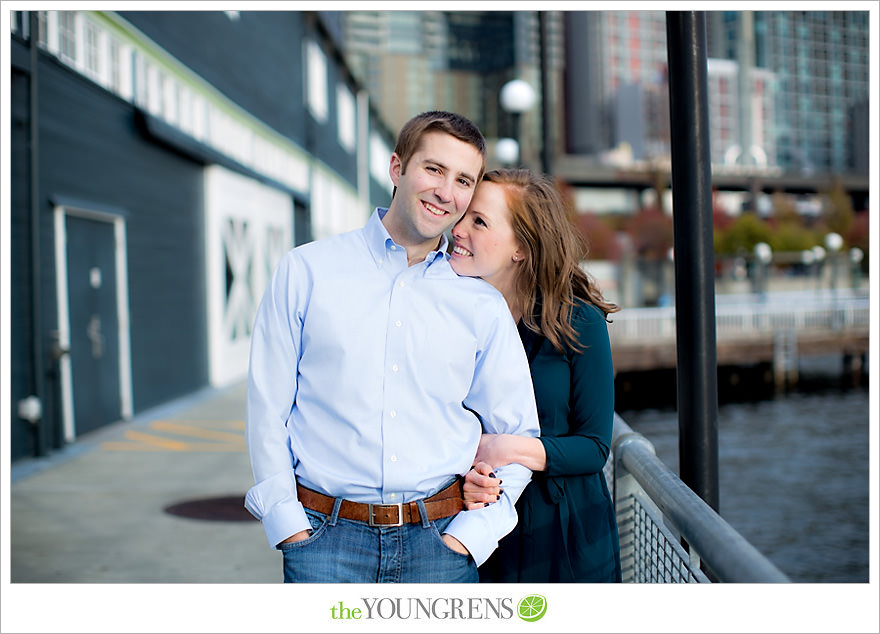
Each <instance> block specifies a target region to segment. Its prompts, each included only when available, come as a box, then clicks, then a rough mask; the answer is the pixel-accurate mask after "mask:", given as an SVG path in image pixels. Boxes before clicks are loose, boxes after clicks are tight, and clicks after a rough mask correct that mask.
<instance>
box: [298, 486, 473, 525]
mask: <svg viewBox="0 0 880 634" xmlns="http://www.w3.org/2000/svg"><path fill="white" fill-rule="evenodd" d="M296 494H297V496H299V501H300V503H302V505H303V506H304V507H306V508H307V509H312V510H313V511H318V513H323V514H324V515H330V514H331V513H332V512H333V505H334V503H335V502H336V499H335V498H332V497H330V496H329V495H324V494H323V493H318V492H317V491H312V490H311V489H307V488H305V487H304V486H302V485H300V484H297V485H296ZM423 502H424V504H425V510H426V511H427V512H428V521H433V520H437V519H440V518H443V517H450V516H452V515H455V514H456V513H458V512H459V511H462V510H464V499H463V498H462V494H461V480H458V479H457V480H456V481H455V482H453V483H452V484H451V485H449V486H448V487H446V488H445V489H443V490H442V491H440V492H439V493H436V494H434V495H432V496H431V497H429V498H425V499H424V500H423ZM339 517H341V518H343V519H347V520H357V521H359V522H366V523H367V524H369V525H370V526H403V525H404V524H413V523H417V522H421V521H422V519H421V515H420V513H419V506H418V503H416V502H402V503H400V504H364V503H363V502H352V501H351V500H342V503H341V505H340V507H339Z"/></svg>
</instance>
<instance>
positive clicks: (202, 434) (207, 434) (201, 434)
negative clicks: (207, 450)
mask: <svg viewBox="0 0 880 634" xmlns="http://www.w3.org/2000/svg"><path fill="white" fill-rule="evenodd" d="M150 427H152V428H153V429H155V430H158V431H170V432H172V433H175V434H178V435H180V436H192V437H194V438H211V439H213V440H220V441H223V442H235V443H237V442H241V441H242V440H243V438H242V435H241V434H234V433H232V432H228V431H217V430H214V429H205V428H200V427H192V426H190V425H181V424H179V423H172V422H170V421H162V420H157V421H153V422H152V423H151V424H150Z"/></svg>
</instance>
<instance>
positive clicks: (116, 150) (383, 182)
mask: <svg viewBox="0 0 880 634" xmlns="http://www.w3.org/2000/svg"><path fill="white" fill-rule="evenodd" d="M11 17H12V20H11V27H12V28H11V33H10V34H4V35H8V36H9V37H10V48H9V51H10V57H9V62H8V63H9V64H10V66H11V91H10V93H11V94H10V105H11V113H10V114H11V119H12V134H11V139H10V145H11V150H12V152H11V161H10V171H11V192H10V194H11V196H10V197H11V209H10V217H11V222H10V229H11V232H10V238H11V240H10V242H11V253H10V262H11V285H10V298H9V300H10V301H9V304H8V305H9V306H10V307H11V315H10V317H11V341H12V346H11V350H10V366H11V375H10V377H9V378H8V379H5V378H4V380H9V381H10V396H11V399H10V402H9V403H6V404H5V406H6V407H7V408H8V411H7V414H8V415H10V420H11V448H10V451H11V455H12V458H13V459H17V458H21V457H25V456H31V455H42V454H45V453H47V452H49V451H51V450H52V449H53V448H59V447H62V446H64V445H65V444H68V443H71V442H74V441H75V440H76V439H77V438H78V437H80V436H81V435H82V434H84V433H88V432H90V431H93V430H95V429H98V428H100V427H102V426H104V425H107V424H109V423H112V422H115V421H118V420H123V419H127V418H130V417H132V416H134V415H136V414H137V413H138V412H141V411H144V410H145V409H147V408H151V407H154V406H157V405H160V404H163V403H165V402H167V401H170V400H172V399H175V398H178V397H181V396H184V395H187V394H190V393H192V392H195V391H197V390H199V389H201V388H204V387H207V386H224V385H226V384H229V383H231V382H234V381H237V380H241V379H242V378H244V377H245V376H246V373H247V356H248V349H249V335H250V328H251V323H252V320H253V317H254V314H255V311H256V307H257V304H258V302H259V301H260V298H261V296H262V293H263V290H264V288H265V285H266V282H267V280H268V277H269V275H270V273H271V271H272V269H273V268H274V266H275V264H276V263H277V261H278V259H279V258H280V256H281V255H282V254H283V253H284V252H285V251H286V250H288V249H290V248H292V247H293V246H295V245H297V244H301V243H303V242H308V241H310V240H312V239H314V238H319V237H323V236H325V235H330V234H334V233H338V232H340V231H344V230H347V229H351V228H354V227H358V226H361V225H362V224H363V222H364V221H365V220H366V219H367V217H368V216H369V213H370V212H371V210H372V208H373V206H375V205H387V203H388V202H389V200H390V193H391V192H390V187H391V183H390V182H389V178H388V160H389V158H390V154H391V150H392V148H393V143H394V135H393V134H392V133H391V132H390V131H389V130H388V129H387V128H386V127H385V126H384V124H383V123H382V121H381V119H380V118H379V117H378V116H377V114H376V112H375V110H374V109H372V108H371V106H370V104H369V99H368V98H367V95H366V92H365V91H363V89H362V87H361V86H360V84H359V83H358V82H357V80H355V78H354V77H353V76H352V74H351V72H350V71H349V69H348V68H347V66H346V65H345V63H344V61H342V57H341V55H340V53H339V51H338V49H337V48H336V45H335V43H334V41H333V39H332V37H331V36H330V31H329V29H328V28H327V25H326V24H325V23H324V22H323V21H322V19H321V17H320V16H319V15H318V14H316V13H311V12H295V11H289V12H263V11H254V12H237V11H227V12H224V11H191V12H190V11H170V12H166V11H146V12H104V11H40V12H18V11H16V12H12V16H11Z"/></svg>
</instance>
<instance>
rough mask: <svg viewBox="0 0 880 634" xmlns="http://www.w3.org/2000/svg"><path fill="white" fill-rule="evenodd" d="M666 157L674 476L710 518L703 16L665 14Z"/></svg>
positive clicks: (711, 353)
mask: <svg viewBox="0 0 880 634" xmlns="http://www.w3.org/2000/svg"><path fill="white" fill-rule="evenodd" d="M666 46H667V56H668V64H669V115H670V139H671V150H672V196H673V201H674V207H675V212H674V213H673V244H674V253H675V308H676V311H675V314H676V357H677V363H678V366H677V398H678V429H679V441H678V442H679V444H678V446H679V470H680V475H681V480H682V481H683V482H684V483H685V484H687V485H688V486H689V487H690V488H691V489H693V491H694V492H695V493H696V494H697V495H699V496H700V497H701V498H702V499H703V500H704V501H705V502H706V503H707V504H708V505H709V506H710V507H712V508H713V509H714V510H715V511H716V512H717V511H718V506H719V500H718V497H719V495H718V370H717V350H716V347H715V346H716V339H715V271H714V263H715V254H714V248H713V243H712V173H711V163H710V152H709V97H708V86H707V84H708V80H707V54H706V16H705V13H704V12H700V11H669V12H667V14H666Z"/></svg>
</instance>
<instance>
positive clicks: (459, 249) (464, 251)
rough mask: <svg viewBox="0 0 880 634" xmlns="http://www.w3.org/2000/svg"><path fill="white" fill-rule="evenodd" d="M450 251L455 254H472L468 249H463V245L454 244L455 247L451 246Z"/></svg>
mask: <svg viewBox="0 0 880 634" xmlns="http://www.w3.org/2000/svg"><path fill="white" fill-rule="evenodd" d="M452 252H453V253H455V254H457V255H473V253H471V252H470V251H468V250H467V249H465V248H464V247H460V246H458V245H456V246H455V247H453V249H452Z"/></svg>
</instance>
